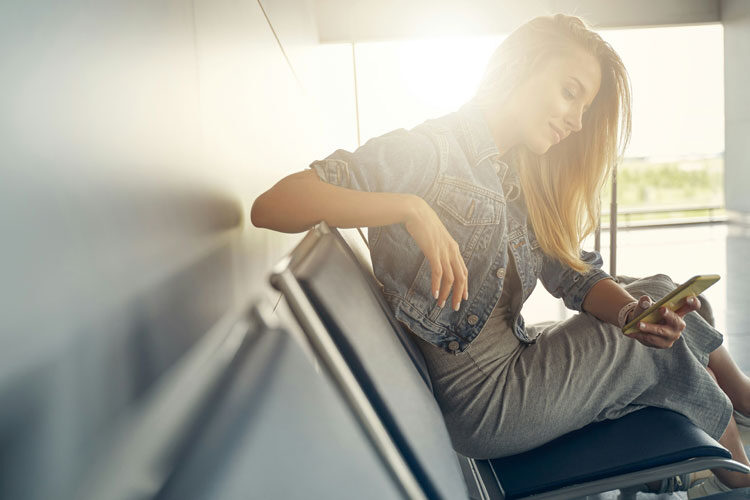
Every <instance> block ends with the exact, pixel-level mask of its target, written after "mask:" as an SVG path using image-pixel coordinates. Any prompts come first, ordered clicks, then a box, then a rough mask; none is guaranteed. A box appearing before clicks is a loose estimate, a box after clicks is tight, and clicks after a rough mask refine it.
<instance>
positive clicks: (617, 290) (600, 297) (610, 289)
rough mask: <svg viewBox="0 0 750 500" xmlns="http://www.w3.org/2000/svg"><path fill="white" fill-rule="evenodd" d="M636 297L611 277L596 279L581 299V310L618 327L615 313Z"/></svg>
mask: <svg viewBox="0 0 750 500" xmlns="http://www.w3.org/2000/svg"><path fill="white" fill-rule="evenodd" d="M636 300H637V299H636V298H635V297H633V296H632V295H630V293H628V291H627V290H625V289H624V288H623V287H622V286H620V284H619V283H617V282H616V281H614V280H612V279H603V280H599V281H597V282H596V283H595V284H594V286H592V287H591V290H589V292H588V293H587V294H586V297H585V298H584V299H583V310H584V311H586V312H588V313H590V314H593V315H594V316H596V317H597V318H599V319H600V320H602V321H606V322H607V323H611V324H613V325H615V326H617V327H618V328H619V325H618V324H617V314H618V313H619V312H620V309H621V308H622V306H624V305H625V304H627V303H628V302H633V301H636Z"/></svg>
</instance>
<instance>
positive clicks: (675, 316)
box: [626, 295, 701, 349]
mask: <svg viewBox="0 0 750 500" xmlns="http://www.w3.org/2000/svg"><path fill="white" fill-rule="evenodd" d="M644 306H645V307H644ZM649 307H651V297H649V296H648V295H641V297H640V298H639V299H638V305H637V306H636V307H635V309H633V312H631V313H630V314H629V315H628V318H627V320H626V322H627V321H630V320H631V319H632V318H635V317H636V316H637V315H639V314H641V313H642V312H643V311H645V310H646V309H648V308H649ZM700 308H701V302H700V300H699V299H698V297H696V296H695V295H691V296H689V297H688V298H687V300H686V301H685V304H684V305H683V306H682V307H680V308H679V309H677V310H676V311H672V310H670V309H668V308H666V307H665V306H662V307H661V308H660V309H659V312H660V313H661V315H662V318H661V319H660V320H659V322H658V323H644V322H639V323H638V328H639V331H638V332H636V333H632V334H630V335H629V336H630V337H633V338H634V339H636V340H637V341H638V342H640V343H641V344H643V345H646V346H649V347H656V348H658V349H668V348H670V347H672V344H674V343H675V342H676V341H677V339H678V338H680V335H681V334H682V330H684V329H685V320H683V319H682V317H683V316H685V315H686V314H687V313H689V312H690V311H697V310H698V309H700Z"/></svg>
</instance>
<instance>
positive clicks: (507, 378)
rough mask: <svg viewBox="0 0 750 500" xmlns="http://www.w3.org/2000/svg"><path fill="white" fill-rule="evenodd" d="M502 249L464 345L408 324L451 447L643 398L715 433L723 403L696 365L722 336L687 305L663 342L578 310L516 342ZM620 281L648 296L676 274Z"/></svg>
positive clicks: (512, 281)
mask: <svg viewBox="0 0 750 500" xmlns="http://www.w3.org/2000/svg"><path fill="white" fill-rule="evenodd" d="M508 254H509V255H510V256H511V259H510V262H509V266H508V272H507V273H506V279H505V281H504V285H503V287H504V289H503V292H502V295H501V296H500V299H499V300H498V302H497V303H496V304H495V307H494V308H493V310H492V313H491V314H490V318H489V319H488V320H487V322H486V323H485V325H484V327H483V328H482V330H481V331H480V332H479V334H478V336H477V337H476V338H475V339H474V341H473V342H472V343H471V344H470V345H469V347H468V348H467V349H466V350H465V351H464V352H461V353H458V354H451V353H448V352H446V351H444V350H442V349H440V348H438V347H436V346H434V345H433V344H430V343H429V342H426V341H424V340H422V339H421V338H420V337H418V336H417V335H415V334H413V333H412V338H414V339H415V343H416V344H417V345H418V346H419V348H420V349H421V351H422V352H423V354H424V357H425V360H426V362H427V367H428V370H429V373H430V378H431V380H432V383H433V388H434V392H435V397H436V399H437V401H438V404H439V406H440V408H441V411H442V413H443V415H444V417H445V422H446V425H447V427H448V431H449V434H450V436H451V440H452V442H453V446H454V448H455V449H456V451H458V452H459V453H462V454H464V455H466V456H469V457H473V458H493V457H503V456H507V455H513V454H516V453H520V452H522V451H526V450H529V449H532V448H535V447H537V446H540V445H542V444H544V443H546V442H548V441H550V440H552V439H554V438H556V437H558V436H561V435H563V434H566V433H568V432H571V431H573V430H575V429H578V428H581V427H583V426H585V425H587V424H589V423H591V422H594V421H600V420H605V419H616V418H618V417H621V416H623V415H625V414H627V413H630V412H633V411H635V410H639V409H641V408H644V407H646V406H658V407H662V408H668V409H671V410H674V411H677V412H679V413H682V414H683V415H686V416H687V417H688V418H690V419H691V420H692V421H693V422H694V423H695V424H696V425H698V426H699V427H700V428H702V429H704V430H705V431H706V432H707V433H708V434H709V435H710V436H712V437H713V438H715V439H717V440H718V438H719V437H720V436H721V435H722V434H723V433H724V430H725V429H726V427H727V425H728V424H729V419H730V417H731V414H732V404H731V401H730V399H729V397H728V396H727V395H726V394H725V393H724V392H723V391H722V390H721V388H720V387H719V386H718V385H717V384H716V382H715V381H714V379H713V378H712V377H711V375H710V374H709V373H708V371H707V370H706V368H705V366H706V365H707V364H708V355H709V353H710V352H711V351H713V350H714V349H716V348H717V347H719V345H721V343H722V341H723V336H722V334H721V333H720V332H719V331H717V330H716V329H714V328H713V327H712V326H711V325H710V324H709V323H708V322H706V320H705V319H703V318H702V317H701V316H700V315H699V314H698V313H697V312H695V311H693V312H690V313H688V314H687V315H685V317H684V318H683V319H684V320H685V323H686V324H687V326H686V327H685V329H684V330H683V332H682V335H681V336H680V338H679V339H678V340H677V341H676V342H675V343H674V344H673V346H672V347H671V348H669V349H657V348H652V347H648V346H645V345H643V344H641V343H640V342H638V341H637V340H635V339H632V338H630V337H627V336H625V335H624V334H623V333H622V332H621V331H620V329H619V328H617V327H616V326H614V325H611V324H609V323H606V322H603V321H601V320H599V319H598V318H596V317H595V316H593V315H591V314H588V313H585V312H583V313H578V314H576V315H575V316H573V317H571V318H568V319H566V320H563V321H546V322H542V323H536V324H532V325H528V326H527V328H531V329H535V330H536V331H538V332H539V337H538V338H537V341H536V343H534V344H524V343H521V342H520V341H519V340H518V339H517V338H516V337H515V336H514V335H513V332H512V330H511V325H510V318H512V313H513V312H514V311H516V310H517V309H519V308H520V307H521V305H522V304H519V302H520V298H521V288H520V281H519V276H518V272H517V270H516V267H515V262H513V258H512V255H513V253H512V252H508ZM623 287H624V288H625V289H626V290H628V292H629V293H630V294H631V295H633V296H634V297H639V296H640V295H641V294H644V293H645V294H648V295H650V296H651V297H652V298H654V299H655V300H658V298H660V297H662V296H664V295H665V294H666V293H668V292H669V291H670V290H672V289H674V288H676V287H677V284H676V283H674V282H673V281H672V280H671V279H670V278H669V276H667V275H665V274H656V275H654V276H649V277H646V278H641V279H638V280H635V281H633V282H631V283H629V284H626V285H623ZM446 304H448V302H446ZM406 330H407V331H409V330H408V328H407V329H406ZM532 333H533V334H532ZM535 333H536V332H530V336H531V337H534V334H535Z"/></svg>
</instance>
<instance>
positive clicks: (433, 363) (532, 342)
mask: <svg viewBox="0 0 750 500" xmlns="http://www.w3.org/2000/svg"><path fill="white" fill-rule="evenodd" d="M618 137H619V139H621V140H620V147H621V150H624V147H625V145H626V144H627V142H628V140H629V138H630V90H629V82H628V76H627V73H626V70H625V68H624V66H623V64H622V62H621V60H620V58H619V57H618V55H617V54H616V53H615V51H614V50H613V49H612V48H611V47H610V46H609V44H607V43H606V42H604V41H603V40H602V39H601V38H600V37H599V36H598V35H597V34H596V33H594V32H593V31H591V30H589V29H588V28H587V27H586V25H585V23H584V22H583V21H582V20H581V19H580V18H578V17H574V16H567V15H563V14H557V15H554V16H542V17H538V18H535V19H533V20H531V21H529V22H528V23H526V24H524V25H523V26H521V27H519V28H518V29H517V30H515V31H514V32H513V33H512V34H510V35H509V36H508V37H507V38H506V39H505V40H504V41H503V42H502V44H501V45H500V46H499V47H498V48H497V50H496V51H495V53H494V54H493V56H492V57H491V59H490V62H489V65H488V67H487V71H486V72H485V75H484V78H483V80H482V82H481V84H480V86H479V88H478V90H477V93H476V95H475V96H474V97H473V98H472V99H471V100H470V101H469V102H467V103H465V104H464V105H463V106H461V108H460V109H459V110H457V111H456V112H453V113H449V114H447V115H445V116H442V117H438V118H434V119H429V120H426V121H425V122H423V123H422V124H420V125H418V126H416V127H414V128H412V129H411V130H405V129H396V130H393V131H391V132H388V133H387V134H384V135H382V136H379V137H375V138H373V139H370V140H369V141H367V142H366V143H365V144H364V145H363V146H361V147H359V148H357V150H356V151H354V152H348V151H345V150H342V149H339V150H336V151H335V152H333V153H332V154H331V155H329V156H328V157H326V158H325V159H323V160H318V161H314V162H313V163H312V164H311V165H310V169H307V170H305V171H302V172H297V173H295V174H292V175H289V176H287V177H286V178H284V179H282V180H281V181H279V182H278V183H276V185H274V186H273V187H272V188H271V189H270V190H268V191H267V192H265V193H263V194H262V195H261V196H260V197H259V198H258V199H257V200H256V201H255V202H254V204H253V208H252V222H253V224H254V225H255V226H258V227H266V228H270V229H274V230H277V231H282V232H299V231H304V230H306V229H308V228H310V227H311V226H313V225H314V224H316V223H317V222H319V221H320V220H325V221H326V222H328V224H330V225H331V226H336V227H361V226H367V227H369V228H370V230H369V247H370V253H371V256H372V261H373V270H374V272H375V275H376V277H377V278H378V280H379V281H380V282H381V284H382V287H383V294H384V296H385V297H386V299H387V301H388V303H389V305H390V306H391V308H392V310H393V312H394V314H395V316H396V317H397V318H398V319H399V320H400V321H401V323H402V324H403V325H404V327H405V328H406V329H407V330H408V331H409V332H411V333H412V334H413V336H414V338H415V341H416V342H417V344H418V345H419V347H420V349H421V350H422V352H423V353H424V355H425V359H426V361H427V366H428V369H429V372H430V376H431V378H432V381H433V386H434V389H435V396H436V398H437V400H438V403H439V404H440V407H441V409H442V412H443V414H444V416H445V420H446V424H447V426H448V430H449V432H450V435H451V439H452V441H453V444H454V447H455V448H456V450H457V451H459V452H460V453H463V454H464V455H467V456H471V457H475V458H489V457H501V456H506V455H511V454H515V453H519V452H522V451H524V450H528V449H531V448H534V447H536V446H539V445H541V444H543V443H545V442H548V441H550V440H552V439H554V438H556V437H558V436H560V435H563V434H566V433H568V432H570V431H573V430H575V429H578V428H580V427H583V426H584V425H586V424H588V423H590V422H593V421H600V420H604V419H614V418H618V417H620V416H623V415H625V414H627V413H630V412H632V411H635V410H638V409H641V408H643V407H645V406H659V407H664V408H669V409H672V410H674V411H677V412H680V413H682V414H684V415H686V416H687V417H689V418H690V419H691V420H692V421H693V422H695V423H696V425H698V426H700V427H701V428H703V429H704V430H705V431H706V432H707V433H708V434H709V435H711V436H712V437H714V438H715V439H718V440H719V442H720V443H721V444H722V445H724V446H725V447H726V448H727V449H729V450H730V451H731V453H732V456H733V458H734V459H735V460H738V461H740V462H743V463H745V464H748V458H747V456H746V455H745V452H744V450H743V448H742V442H741V440H740V437H739V430H738V425H737V423H736V421H735V418H734V417H733V410H734V416H736V417H737V418H738V419H747V417H746V415H750V378H748V377H747V376H746V375H745V374H743V373H742V372H741V371H740V370H739V369H738V368H737V366H736V365H735V364H734V362H733V361H732V359H731V358H730V356H729V353H728V351H727V349H726V347H725V346H723V345H721V344H722V339H723V337H722V335H721V333H719V332H718V331H716V330H715V329H714V328H713V327H712V326H711V325H710V324H709V323H708V322H706V321H705V320H704V319H703V318H702V317H701V316H700V315H699V314H697V312H696V314H689V313H690V312H694V311H697V310H698V309H699V308H700V301H699V299H698V298H697V297H692V300H691V301H689V302H688V303H687V304H686V305H685V306H683V307H682V308H681V309H680V310H678V311H676V312H672V311H665V312H664V313H663V314H664V319H662V320H661V321H660V322H659V323H658V324H644V325H641V326H640V331H639V332H638V333H635V334H633V335H630V336H626V335H624V334H623V333H622V331H621V327H622V325H623V324H625V323H626V322H627V321H629V319H630V318H632V317H634V315H637V314H638V313H640V312H641V311H642V310H644V309H645V308H648V307H649V306H650V304H651V297H656V298H660V297H662V296H663V295H665V294H666V293H668V292H669V291H671V290H672V289H674V288H675V287H676V286H677V285H676V284H675V283H674V282H673V281H672V280H671V279H670V278H669V277H668V276H666V275H664V274H657V275H655V276H650V277H647V278H643V279H639V280H635V281H632V282H630V283H628V284H627V285H625V286H620V285H619V284H618V282H617V281H616V280H614V279H613V278H612V276H610V275H609V274H607V273H606V272H605V271H603V270H602V269H601V265H602V259H601V256H600V254H599V253H598V252H586V251H583V250H581V249H580V243H581V242H582V241H583V239H584V238H585V237H586V236H587V235H589V234H590V233H591V232H592V231H593V230H594V229H595V227H596V221H597V220H598V219H599V215H600V214H599V212H598V210H599V198H598V197H599V193H600V192H601V189H602V186H603V183H604V181H605V179H606V177H607V175H608V174H609V171H610V170H609V169H610V168H612V165H613V163H614V162H615V161H617V159H618V156H617V154H618V150H617V141H618ZM321 180H322V181H324V182H320V181H321ZM537 279H539V280H540V281H541V282H542V284H543V285H544V286H545V288H546V289H547V290H548V291H549V292H550V293H551V294H552V295H554V296H555V297H558V298H562V299H563V301H564V303H565V305H566V306H567V307H568V308H570V309H572V310H576V311H579V312H580V314H577V315H576V316H574V317H572V318H569V319H567V320H565V321H560V322H553V321H550V322H544V323H538V324H535V325H529V326H526V325H525V322H524V319H523V316H522V315H521V306H522V305H523V302H524V301H525V300H526V299H527V298H528V296H529V295H530V294H531V292H532V290H533V288H534V286H535V285H536V281H537ZM449 297H450V307H445V305H446V301H447V300H448V298H449ZM635 297H638V300H636V298H635ZM683 333H684V334H683ZM735 409H736V410H735ZM743 421H744V420H743ZM713 472H714V473H715V475H716V476H715V477H710V478H709V480H711V481H713V483H709V482H708V481H702V480H701V481H700V484H699V483H698V481H699V477H698V475H684V476H680V477H679V478H672V479H670V480H664V481H661V482H658V481H657V482H654V483H649V484H648V485H646V487H647V488H648V489H649V490H650V491H662V492H664V491H674V490H676V489H687V488H689V487H691V486H692V489H691V490H689V495H691V498H692V497H694V496H701V495H705V494H706V493H711V492H712V490H711V487H713V488H714V490H713V491H720V490H721V491H723V490H728V489H729V488H738V487H744V486H750V477H746V476H745V475H743V474H740V473H735V472H730V471H726V470H724V469H715V470H713ZM704 476H705V474H704ZM717 478H718V480H717ZM711 485H712V486H711Z"/></svg>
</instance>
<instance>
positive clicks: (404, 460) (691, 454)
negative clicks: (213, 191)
mask: <svg viewBox="0 0 750 500" xmlns="http://www.w3.org/2000/svg"><path fill="white" fill-rule="evenodd" d="M270 283H271V284H272V286H273V287H274V288H276V289H277V290H279V291H281V292H282V293H283V295H284V296H285V298H286V300H287V302H288V304H289V307H290V309H291V310H292V312H293V313H294V316H295V317H296V319H297V321H298V322H299V325H300V326H301V328H302V330H303V331H304V333H305V335H306V338H307V339H308V341H309V343H310V345H311V347H312V348H313V350H314V352H315V354H316V356H317V357H318V359H319V360H320V361H321V364H322V365H323V366H324V367H325V369H326V371H327V373H328V374H329V375H330V377H331V379H332V380H333V382H334V383H335V385H336V386H337V388H338V389H339V390H340V391H341V394H342V395H343V396H344V398H345V400H346V401H347V402H348V404H349V405H350V408H351V410H352V411H353V413H354V414H355V415H356V417H357V419H358V421H359V423H360V425H361V426H362V428H363V429H364V430H365V432H366V434H367V435H368V436H369V438H370V440H371V442H372V443H373V445H374V447H375V448H376V450H377V451H378V453H379V454H380V457H381V459H382V461H383V463H384V464H385V465H386V467H387V468H388V470H389V471H390V472H391V475H392V477H393V478H394V479H395V480H396V481H397V483H398V484H399V485H400V487H401V490H402V493H403V494H404V496H405V497H407V498H436V499H437V498H446V499H448V498H450V499H453V498H468V497H471V498H492V499H520V498H529V497H533V498H538V499H542V498H545V499H546V498H555V499H565V498H578V497H583V496H586V495H590V494H595V493H599V492H604V491H610V490H614V489H618V488H626V487H629V486H630V487H632V486H635V485H639V484H642V483H644V482H648V481H653V480H657V479H662V478H666V477H670V476H673V475H676V474H682V473H686V472H692V471H698V470H704V469H708V468H716V467H723V468H726V469H731V470H736V471H743V472H746V473H747V472H750V468H748V467H746V466H745V465H743V464H741V463H739V462H737V461H734V460H732V459H731V454H730V453H729V451H728V450H727V449H725V448H724V447H723V446H721V445H720V444H719V443H718V442H717V441H716V440H714V439H712V438H711V437H710V436H708V435H707V434H706V433H705V432H704V431H703V430H702V429H700V428H698V427H697V426H695V425H693V424H692V423H691V422H690V421H689V419H687V418H686V417H685V416H683V415H681V414H679V413H677V412H673V411H671V410H667V409H662V408H644V409H642V410H638V411H635V412H633V413H630V414H628V415H626V416H624V417H622V418H619V419H617V420H607V421H603V422H595V423H592V424H589V425H587V426H585V427H583V428H581V429H578V430H576V431H574V432H571V433H568V434H566V435H564V436H561V437H559V438H557V439H555V440H553V441H551V442H549V443H546V444H545V445H543V446H540V447H538V448H536V449H533V450H529V451H527V452H524V453H520V454H517V455H513V456H508V457H503V458H497V459H490V460H475V459H472V458H470V457H464V456H462V455H460V454H458V453H457V452H455V451H454V450H453V449H452V446H451V443H450V437H449V435H448V431H447V429H446V427H445V423H444V421H443V419H442V414H441V413H440V409H439V407H438V405H437V401H436V400H435V398H434V396H433V394H432V387H431V383H430V379H429V374H428V373H427V369H426V365H425V362H424V359H423V357H422V355H421V352H420V351H419V349H418V348H417V347H416V346H415V345H414V344H413V341H412V339H410V338H409V336H408V333H407V332H405V331H404V330H403V328H402V327H401V325H400V323H399V322H398V321H397V320H396V319H395V317H394V316H393V314H392V312H391V311H390V309H389V307H388V305H387V303H386V302H385V299H384V297H383V296H382V294H381V293H380V290H379V287H378V284H377V281H376V280H375V278H374V276H373V275H372V273H371V271H368V270H367V269H365V268H364V267H363V265H362V263H361V262H360V260H359V259H358V258H357V256H356V255H355V253H354V252H353V251H352V248H351V247H350V246H349V245H348V244H347V242H346V240H345V239H344V238H343V237H342V235H341V233H340V232H339V231H338V230H337V229H336V228H331V227H329V226H328V225H327V224H326V223H325V222H321V223H319V224H318V225H316V226H315V227H314V228H312V229H311V230H310V231H309V232H308V233H307V234H306V235H305V237H304V238H303V239H302V240H301V241H300V243H299V244H298V245H297V246H296V247H295V248H294V249H293V250H292V251H291V252H290V253H289V254H288V255H287V256H285V257H284V259H282V260H281V261H280V262H278V263H277V265H276V266H275V267H274V269H273V270H272V272H271V275H270ZM472 479H473V482H472ZM730 495H731V493H725V494H721V495H714V496H712V498H715V499H718V498H719V497H721V498H730Z"/></svg>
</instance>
